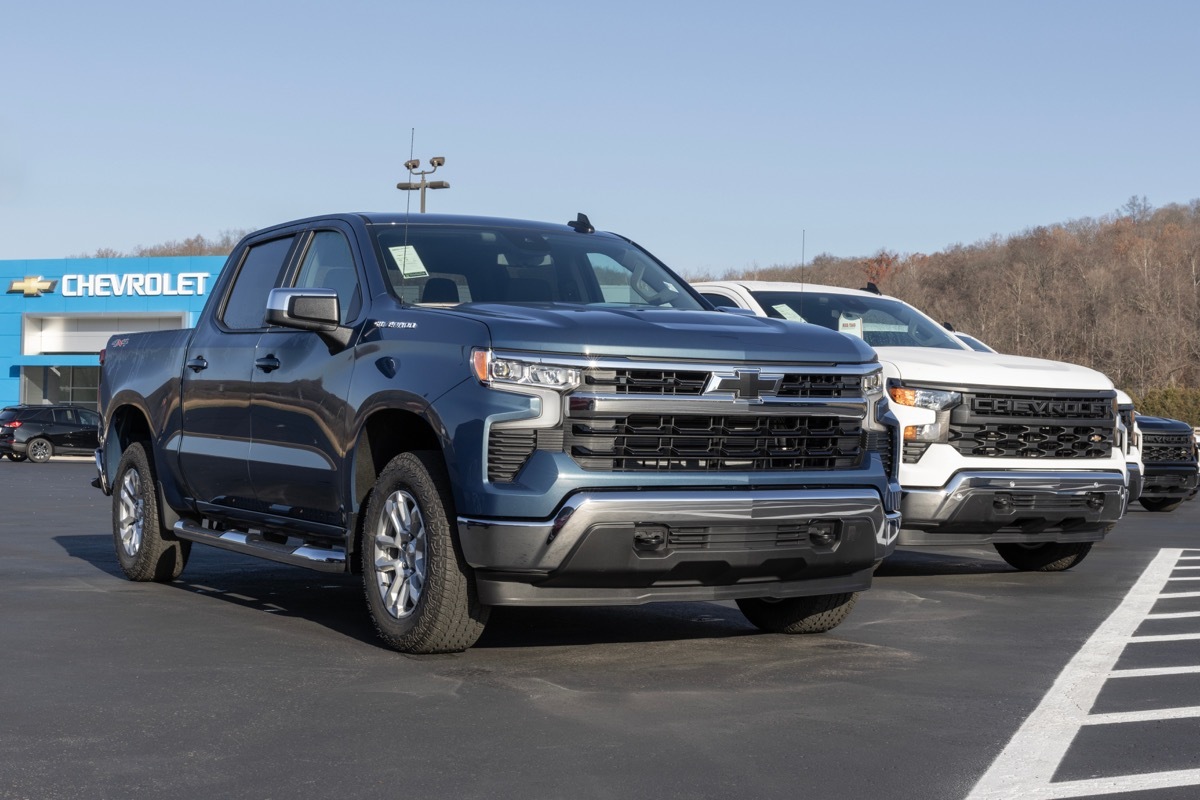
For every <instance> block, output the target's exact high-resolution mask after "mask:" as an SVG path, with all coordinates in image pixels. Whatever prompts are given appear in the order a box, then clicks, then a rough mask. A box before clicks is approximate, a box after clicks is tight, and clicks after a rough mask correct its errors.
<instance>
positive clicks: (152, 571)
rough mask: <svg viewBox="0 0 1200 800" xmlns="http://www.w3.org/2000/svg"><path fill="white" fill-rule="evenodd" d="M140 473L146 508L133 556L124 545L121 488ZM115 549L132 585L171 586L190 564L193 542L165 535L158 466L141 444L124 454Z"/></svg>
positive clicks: (118, 486)
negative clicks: (160, 513)
mask: <svg viewBox="0 0 1200 800" xmlns="http://www.w3.org/2000/svg"><path fill="white" fill-rule="evenodd" d="M130 470H136V471H137V473H138V479H139V491H140V494H141V499H142V506H143V509H144V511H143V514H144V517H143V521H142V542H141V546H140V547H139V548H138V551H137V553H135V554H134V555H132V556H131V555H129V554H128V553H126V552H125V547H124V545H122V543H121V522H120V513H121V510H120V509H121V496H120V494H121V487H122V484H123V483H124V479H125V474H126V473H127V472H128V471H130ZM113 487H114V490H113V505H112V532H113V546H114V548H115V549H116V552H117V562H118V563H119V564H120V565H121V571H122V572H124V573H125V577H127V578H129V580H131V581H139V582H141V581H157V582H159V583H169V582H170V581H172V580H174V579H175V578H178V577H179V575H180V573H182V572H183V568H184V566H185V565H186V564H187V558H188V555H189V553H190V551H191V542H184V541H180V540H179V539H176V538H175V537H174V536H172V535H170V534H169V533H167V532H165V531H163V529H162V525H161V524H160V523H159V516H158V483H157V478H156V475H155V472H154V462H153V460H152V459H151V458H150V456H149V454H148V453H147V451H146V447H145V445H143V444H142V443H141V442H134V443H133V444H131V445H129V446H128V447H127V448H125V452H124V453H122V454H121V461H120V464H118V466H117V473H116V476H115V478H114V481H113Z"/></svg>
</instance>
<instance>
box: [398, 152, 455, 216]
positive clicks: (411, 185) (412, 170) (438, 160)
mask: <svg viewBox="0 0 1200 800" xmlns="http://www.w3.org/2000/svg"><path fill="white" fill-rule="evenodd" d="M445 163H446V158H445V156H434V157H433V158H431V159H429V167H430V168H429V169H426V170H422V169H420V166H421V160H420V159H417V158H413V159H409V160H408V161H405V162H404V168H405V169H407V170H408V174H409V175H419V176H421V180H420V181H416V182H412V181H406V182H403V183H397V184H396V188H397V189H400V190H401V191H405V192H412V191H418V190H419V191H420V192H421V213H422V214H424V213H425V190H426V189H449V188H450V184H449V183H448V182H447V181H427V180H425V176H426V175H432V174H433V173H435V172H437V168H438V167H440V166H442V165H443V164H445Z"/></svg>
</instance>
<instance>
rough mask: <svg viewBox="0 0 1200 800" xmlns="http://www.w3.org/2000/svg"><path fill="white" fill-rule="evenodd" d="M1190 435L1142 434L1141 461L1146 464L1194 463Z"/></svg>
mask: <svg viewBox="0 0 1200 800" xmlns="http://www.w3.org/2000/svg"><path fill="white" fill-rule="evenodd" d="M1192 448H1193V445H1192V437H1191V436H1188V435H1187V434H1185V433H1144V434H1142V461H1144V462H1145V463H1147V464H1170V463H1179V462H1183V463H1195V462H1196V456H1195V454H1194V452H1193V449H1192Z"/></svg>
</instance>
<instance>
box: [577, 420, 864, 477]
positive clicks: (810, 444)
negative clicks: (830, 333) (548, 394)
mask: <svg viewBox="0 0 1200 800" xmlns="http://www.w3.org/2000/svg"><path fill="white" fill-rule="evenodd" d="M863 444H864V442H863V436H862V428H861V425H860V424H859V422H858V421H857V420H843V419H839V418H838V417H831V416H757V415H752V414H748V415H740V414H739V415H720V416H697V415H683V414H630V415H628V416H620V417H613V418H596V419H588V420H572V421H568V429H567V435H566V440H565V446H566V449H567V452H568V453H569V454H570V455H571V457H572V458H574V459H575V461H576V462H577V463H578V464H579V465H580V466H581V467H583V468H584V469H591V470H604V471H611V472H628V471H645V472H717V471H727V470H738V471H759V470H838V469H854V468H855V467H857V466H859V464H860V463H861V462H862V456H863V452H864V450H863Z"/></svg>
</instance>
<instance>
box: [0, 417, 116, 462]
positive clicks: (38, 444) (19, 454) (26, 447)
mask: <svg viewBox="0 0 1200 800" xmlns="http://www.w3.org/2000/svg"><path fill="white" fill-rule="evenodd" d="M99 427H100V415H99V414H97V413H96V412H95V411H92V410H91V409H87V408H76V407H75V406H24V405H23V406H9V407H8V408H6V409H4V410H3V411H0V455H4V456H7V457H8V459H9V460H10V461H24V460H25V459H26V458H28V459H29V460H30V461H32V462H34V463H35V464H42V463H45V462H46V461H49V460H50V457H51V456H53V455H60V456H64V455H65V456H90V455H92V454H93V453H94V452H95V451H96V448H97V447H99V446H100V443H99V441H98V433H97V432H98V430H99Z"/></svg>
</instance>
